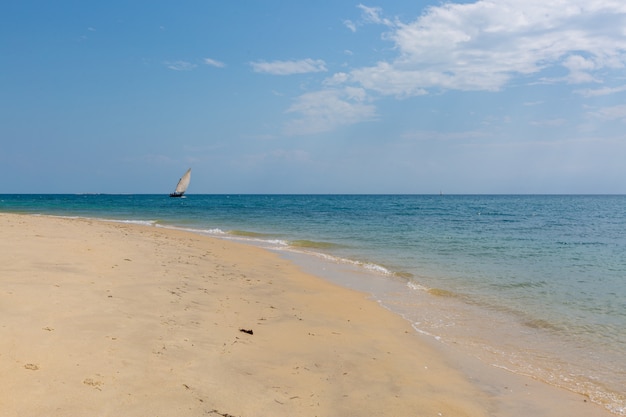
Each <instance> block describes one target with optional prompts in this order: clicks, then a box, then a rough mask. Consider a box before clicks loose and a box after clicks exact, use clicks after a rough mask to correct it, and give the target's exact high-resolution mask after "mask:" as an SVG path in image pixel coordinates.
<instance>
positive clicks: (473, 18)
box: [350, 0, 626, 97]
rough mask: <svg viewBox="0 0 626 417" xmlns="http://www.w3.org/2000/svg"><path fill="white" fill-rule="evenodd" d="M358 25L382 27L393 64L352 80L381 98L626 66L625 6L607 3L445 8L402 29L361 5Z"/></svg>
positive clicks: (570, 0)
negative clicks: (392, 52)
mask: <svg viewBox="0 0 626 417" xmlns="http://www.w3.org/2000/svg"><path fill="white" fill-rule="evenodd" d="M358 7H359V8H360V9H361V11H362V13H363V21H365V22H369V23H375V24H383V25H386V26H387V27H389V29H390V31H389V32H388V33H385V34H384V39H387V40H389V41H391V42H393V43H394V46H395V50H396V51H397V53H398V55H397V57H396V58H395V59H394V60H393V61H380V62H378V63H377V64H376V65H374V66H370V67H364V68H360V69H356V70H354V71H352V72H351V73H350V81H352V82H356V83H359V84H360V85H361V86H363V87H365V88H367V89H370V90H373V91H376V92H378V93H380V94H384V95H395V96H399V97H407V96H414V95H420V94H425V93H426V92H427V91H428V90H431V89H455V90H466V91H469V90H484V91H498V90H501V89H502V88H504V87H505V86H506V85H507V83H508V82H509V81H510V80H511V79H512V78H514V77H519V76H522V77H531V76H539V75H540V74H541V73H542V71H544V70H548V69H557V70H558V69H561V70H562V71H567V72H568V75H567V76H565V77H561V78H553V79H548V78H544V80H546V81H548V82H563V81H565V82H568V83H589V82H600V81H602V80H601V79H600V74H606V72H607V71H608V70H616V69H621V68H623V67H624V66H625V64H626V37H625V36H624V31H623V29H622V28H623V27H625V26H626V2H623V1H615V0H613V1H611V0H567V1H565V0H526V1H520V0H497V1H496V0H479V1H477V2H475V3H467V4H455V3H445V4H443V5H441V6H433V7H429V8H427V9H426V11H425V13H424V14H423V15H422V16H420V17H418V18H417V19H416V20H414V21H412V22H409V23H402V22H399V21H397V20H395V21H391V20H390V19H386V18H383V17H382V10H381V9H380V8H373V7H366V6H363V5H359V6H358Z"/></svg>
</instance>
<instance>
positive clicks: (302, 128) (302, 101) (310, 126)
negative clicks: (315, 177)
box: [285, 88, 376, 135]
mask: <svg viewBox="0 0 626 417" xmlns="http://www.w3.org/2000/svg"><path fill="white" fill-rule="evenodd" d="M365 99H366V94H365V91H363V90H362V89H358V88H346V89H343V90H336V89H329V90H322V91H316V92H312V93H306V94H303V95H301V96H300V97H298V99H297V100H296V102H295V103H294V104H293V105H292V106H291V107H290V108H289V109H288V110H287V112H288V113H296V114H299V115H300V117H299V118H298V119H295V120H293V121H291V122H290V123H289V124H288V125H287V126H286V128H285V133H286V134H287V135H304V134H313V133H321V132H326V131H330V130H333V129H335V128H337V127H340V126H346V125H351V124H355V123H359V122H363V121H367V120H373V119H375V118H376V108H375V107H374V106H373V105H371V104H368V103H366V102H365V101H364V100H365Z"/></svg>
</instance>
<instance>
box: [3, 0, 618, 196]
mask: <svg viewBox="0 0 626 417" xmlns="http://www.w3.org/2000/svg"><path fill="white" fill-rule="evenodd" d="M0 54H1V56H2V60H1V66H0V89H1V90H0V110H1V111H0V193H82V192H85V193H98V192H101V193H168V192H170V191H172V190H173V188H174V186H175V183H176V181H177V179H178V178H179V177H180V176H181V175H182V173H183V172H184V171H185V170H186V169H187V168H188V167H192V169H193V176H192V182H191V186H190V188H189V193H439V192H440V191H442V192H444V193H450V194H451V193H626V68H625V66H626V2H624V1H622V0H580V1H579V0H479V1H456V2H438V1H436V2H435V1H401V0H394V1H374V2H366V3H359V2H350V1H334V0H333V1H329V0H321V1H278V0H272V1H260V0H259V1H230V2H226V1H184V2H170V1H167V2H166V1H152V0H151V1H145V0H144V1H119V0H109V1H106V2H89V1H64V0H60V1H55V2H49V1H29V0H23V1H16V2H3V3H2V4H1V5H0Z"/></svg>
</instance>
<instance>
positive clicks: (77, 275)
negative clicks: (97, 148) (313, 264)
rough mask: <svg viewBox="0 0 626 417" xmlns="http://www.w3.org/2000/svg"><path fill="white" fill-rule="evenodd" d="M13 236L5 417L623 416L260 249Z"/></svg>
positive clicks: (2, 304) (94, 233)
mask: <svg viewBox="0 0 626 417" xmlns="http://www.w3.org/2000/svg"><path fill="white" fill-rule="evenodd" d="M0 230H1V232H2V234H1V238H0V410H1V413H0V414H1V415H3V416H86V415H89V416H199V415H208V416H212V415H214V416H235V417H244V416H505V417H508V416H527V415H535V416H541V415H546V416H548V415H569V416H572V415H573V416H577V415H580V416H583V415H585V416H608V415H610V414H609V413H608V412H605V411H604V410H603V409H601V408H599V407H597V406H595V405H594V404H590V403H589V402H586V401H585V400H584V398H582V397H580V396H577V395H574V394H571V393H568V392H565V391H562V390H558V389H556V388H553V387H549V386H546V385H543V384H540V383H538V382H536V381H532V380H527V379H524V378H522V377H516V376H510V375H509V376H506V375H505V376H503V372H502V371H500V370H495V369H491V370H488V369H486V368H484V367H481V366H480V365H476V364H472V363H471V361H469V360H467V359H464V358H462V357H460V356H455V354H454V352H452V351H447V350H444V349H440V348H438V347H437V346H436V345H435V344H433V343H431V342H429V341H427V340H425V339H424V337H423V336H421V335H419V334H417V333H416V332H415V331H414V330H413V329H412V327H411V326H410V323H408V322H406V321H405V320H403V319H402V318H400V317H399V316H396V315H394V314H393V313H391V312H389V311H387V310H385V309H383V308H381V307H380V306H379V305H378V304H377V303H376V302H375V301H372V300H370V299H369V298H368V295H367V294H364V293H361V292H358V291H353V290H350V289H347V288H343V287H340V286H338V285H335V284H333V283H330V282H328V281H325V280H323V279H320V278H318V277H316V276H313V275H310V274H306V273H304V272H302V271H301V270H299V269H298V268H297V267H296V266H295V265H294V264H292V263H291V262H289V261H287V260H284V259H281V258H280V257H279V256H278V255H276V254H274V253H271V252H268V251H265V250H263V249H260V248H256V247H252V246H246V245H240V244H237V243H234V242H229V241H224V240H219V239H213V238H208V237H204V236H200V235H194V234H191V233H186V232H181V231H176V230H168V229H162V228H156V227H151V226H139V225H132V224H122V223H111V222H103V221H96V220H87V219H65V218H55V217H44V216H24V215H14V214H0ZM491 372H493V373H494V374H493V375H492V374H490V373H491ZM507 378H512V379H507ZM529 413H530V414H529Z"/></svg>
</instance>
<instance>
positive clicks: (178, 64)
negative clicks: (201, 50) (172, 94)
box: [165, 61, 197, 71]
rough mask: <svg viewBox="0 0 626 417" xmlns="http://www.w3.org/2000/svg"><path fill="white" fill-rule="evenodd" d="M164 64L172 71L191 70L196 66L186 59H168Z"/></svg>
mask: <svg viewBox="0 0 626 417" xmlns="http://www.w3.org/2000/svg"><path fill="white" fill-rule="evenodd" d="M165 66H166V67H167V68H169V69H171V70H174V71H191V70H192V69H194V68H196V67H197V65H196V64H192V63H191V62H187V61H171V62H170V61H168V62H166V63H165Z"/></svg>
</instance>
